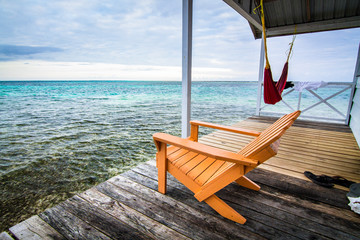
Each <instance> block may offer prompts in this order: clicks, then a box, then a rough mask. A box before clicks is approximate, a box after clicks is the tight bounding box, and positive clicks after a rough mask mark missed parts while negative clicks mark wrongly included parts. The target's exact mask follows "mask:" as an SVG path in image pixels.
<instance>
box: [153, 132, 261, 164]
mask: <svg viewBox="0 0 360 240" xmlns="http://www.w3.org/2000/svg"><path fill="white" fill-rule="evenodd" d="M153 138H154V141H155V144H156V145H157V146H158V145H159V142H162V143H166V144H170V145H174V146H177V147H181V148H184V149H187V150H190V151H193V152H197V153H200V154H203V155H205V156H208V157H211V158H215V159H217V160H223V161H228V162H233V163H238V164H242V165H246V166H254V167H255V166H257V165H258V161H255V160H253V159H249V158H245V157H244V156H242V155H240V154H236V153H233V152H229V151H225V150H222V149H218V148H214V147H210V146H207V145H204V144H201V143H198V142H193V141H191V140H189V139H184V138H179V137H176V136H172V135H169V134H166V133H155V134H154V135H153Z"/></svg>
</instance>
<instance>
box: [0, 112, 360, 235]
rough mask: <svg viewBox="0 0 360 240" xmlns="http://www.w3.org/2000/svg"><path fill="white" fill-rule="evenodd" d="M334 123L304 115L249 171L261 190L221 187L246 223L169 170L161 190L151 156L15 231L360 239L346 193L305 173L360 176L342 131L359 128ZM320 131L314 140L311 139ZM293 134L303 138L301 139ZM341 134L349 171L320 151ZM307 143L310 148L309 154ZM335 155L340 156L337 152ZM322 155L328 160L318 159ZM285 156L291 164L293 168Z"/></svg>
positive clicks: (359, 221)
mask: <svg viewBox="0 0 360 240" xmlns="http://www.w3.org/2000/svg"><path fill="white" fill-rule="evenodd" d="M270 122H271V119H265V118H261V119H259V118H250V119H248V120H246V121H244V122H241V123H239V124H237V126H242V127H247V128H249V129H254V130H261V129H263V128H265V127H266V126H267V125H268V124H269V123H270ZM331 126H332V125H328V127H325V125H322V126H321V127H316V126H314V127H312V126H311V125H309V124H305V123H304V122H301V121H297V122H296V123H295V125H294V126H293V127H292V128H290V129H289V131H288V132H287V133H286V134H285V135H284V137H283V142H282V147H281V148H280V150H279V154H278V156H277V159H275V161H273V162H270V163H268V165H267V166H265V167H264V168H257V169H254V170H253V171H251V172H250V173H248V174H247V176H248V177H249V178H250V179H252V180H254V181H255V182H257V183H258V184H259V185H260V186H261V190H260V191H259V192H256V191H252V190H249V189H245V188H243V187H241V186H239V185H237V184H230V185H228V186H227V187H226V188H224V189H223V190H221V191H219V192H218V193H217V195H218V196H219V197H220V198H221V199H223V200H224V201H225V202H227V203H228V204H229V205H231V206H232V207H233V208H234V209H235V210H236V211H238V212H239V213H240V214H242V215H243V216H244V217H245V218H246V219H247V222H246V223H245V225H240V224H237V223H234V222H232V221H230V220H227V219H225V218H223V217H221V216H220V215H219V214H217V213H216V212H215V211H214V210H212V209H211V208H210V207H208V206H207V205H206V204H204V203H201V202H198V201H197V200H196V199H195V198H194V197H193V194H192V192H190V191H189V190H188V189H187V188H185V187H184V186H183V185H182V184H180V183H179V182H178V181H177V180H176V179H174V178H173V177H172V176H170V175H168V190H167V194H166V195H162V194H160V193H158V192H157V169H156V167H155V162H153V161H151V162H148V163H144V164H141V165H139V166H138V167H136V168H134V169H132V170H130V171H128V172H125V173H123V174H121V175H119V176H116V177H114V178H112V179H109V180H108V181H106V182H104V183H101V184H99V185H98V186H96V187H93V188H92V189H89V190H88V191H85V192H83V193H81V194H78V195H76V196H74V197H72V198H70V199H68V200H67V201H65V202H63V203H61V204H59V205H57V206H55V207H53V208H51V209H48V210H46V211H45V212H43V213H41V214H39V215H38V216H33V217H32V218H30V219H28V220H26V221H24V222H21V223H19V224H17V225H15V226H14V227H12V228H10V232H11V233H12V234H13V235H14V236H15V237H17V238H19V239H31V237H33V239H151V238H153V239H187V238H190V239H360V216H359V215H357V214H356V213H354V212H352V211H351V210H349V207H348V206H347V203H348V200H347V198H346V193H347V192H346V191H345V190H344V189H336V188H332V189H327V188H323V187H320V186H317V185H315V184H313V183H312V182H309V181H306V180H304V179H302V178H303V176H302V172H303V170H304V169H305V168H306V170H310V171H313V172H314V173H326V174H332V175H339V174H343V175H344V174H347V173H348V171H350V172H349V175H344V177H348V178H350V179H351V180H354V181H355V180H356V181H357V182H359V179H358V178H357V177H359V159H360V157H359V154H360V151H359V149H358V147H357V145H356V147H357V150H356V147H354V146H353V145H349V142H348V140H344V139H343V137H341V136H342V135H341V134H340V133H344V134H345V135H349V136H350V135H352V134H351V133H350V134H349V130H348V129H347V128H346V127H335V126H334V128H332V127H331ZM311 130H313V131H315V133H311ZM324 131H325V132H324ZM330 133H331V134H332V135H331V134H330ZM314 134H315V135H316V136H315V137H314V138H310V137H309V136H313V135H314ZM329 134H330V135H329ZM294 135H296V136H303V135H304V136H303V137H301V138H300V139H294V137H293V136H294ZM321 136H324V137H321ZM327 136H331V141H329V140H328V139H327ZM335 139H341V141H342V142H344V146H345V147H346V149H347V148H351V149H354V151H351V152H352V153H351V154H348V155H349V156H348V155H346V157H347V158H346V162H348V163H349V164H350V165H349V166H350V167H349V169H350V170H347V169H343V168H340V171H339V172H337V171H336V168H337V165H339V166H342V165H344V164H343V163H340V164H335V163H336V160H333V158H331V157H326V158H325V157H321V156H323V154H321V153H320V152H321V151H323V152H327V151H330V150H331V151H335V150H334V149H344V147H339V148H337V147H331V146H332V145H329V146H330V147H328V148H324V147H323V145H328V144H329V143H328V142H331V143H333V142H334V141H335ZM245 140H246V139H242V138H239V137H237V136H233V135H232V134H228V135H227V134H225V133H224V132H222V131H218V132H216V133H213V134H210V135H207V136H204V137H203V138H202V140H201V141H203V142H204V143H207V144H211V145H217V146H219V145H221V146H222V148H225V149H228V150H233V151H236V149H237V148H239V146H240V145H241V144H242V142H246V141H245ZM315 140H316V141H315ZM319 141H320V142H319ZM299 143H301V144H299ZM244 144H245V143H244ZM293 145H294V146H293ZM292 146H293V147H292ZM240 148H241V146H240ZM297 148H300V149H299V150H297ZM304 148H305V149H308V150H309V149H310V150H309V153H305V157H304V159H305V160H302V159H303V158H301V159H300V156H301V155H303V154H304ZM318 151H320V152H319V153H318ZM336 151H337V150H336ZM346 151H347V150H346ZM346 151H345V150H344V153H346ZM307 154H312V155H307ZM328 155H329V156H334V155H335V156H337V155H336V154H335V153H334V152H330V154H328ZM326 156H327V155H326ZM310 157H312V158H310ZM293 158H294V159H295V158H296V159H295V160H293ZM317 158H319V159H318V160H319V161H321V163H316V162H315V163H312V162H313V161H315V160H316V159H317ZM353 158H354V159H355V160H354V161H353V160H351V159H353ZM299 159H300V160H299ZM340 160H341V159H340ZM340 160H339V161H340ZM356 160H357V161H356ZM269 161H271V160H269ZM284 161H285V162H286V161H287V162H290V164H289V167H287V165H286V164H284ZM294 161H296V162H295V164H292V163H293V162H294ZM279 162H280V164H279ZM334 164H335V165H334ZM319 166H322V168H319ZM324 166H328V167H324ZM354 166H355V168H354V169H353V168H352V167H354ZM276 169H283V170H281V171H277V170H276ZM317 169H318V170H319V169H325V170H324V171H323V172H316V171H317ZM329 169H330V170H329ZM272 170H274V171H272ZM315 170H316V171H315ZM335 173H336V174H335ZM351 174H353V175H351ZM352 176H354V177H352ZM1 236H4V239H6V238H5V235H0V239H1Z"/></svg>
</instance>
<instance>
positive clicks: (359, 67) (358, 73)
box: [345, 44, 360, 125]
mask: <svg viewBox="0 0 360 240" xmlns="http://www.w3.org/2000/svg"><path fill="white" fill-rule="evenodd" d="M359 77H360V44H359V48H358V54H357V59H356V64H355V71H354V77H353V86H352V88H351V94H350V99H349V104H348V111H347V114H346V120H345V124H346V125H349V123H350V113H351V107H352V105H353V99H354V94H355V89H356V84H357V81H358V78H359Z"/></svg>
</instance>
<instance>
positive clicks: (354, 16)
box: [224, 0, 360, 39]
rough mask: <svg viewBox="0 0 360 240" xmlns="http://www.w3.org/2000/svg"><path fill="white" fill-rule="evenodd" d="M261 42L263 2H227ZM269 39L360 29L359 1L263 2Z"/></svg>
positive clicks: (232, 0) (238, 0)
mask: <svg viewBox="0 0 360 240" xmlns="http://www.w3.org/2000/svg"><path fill="white" fill-rule="evenodd" d="M224 2H226V3H227V4H228V5H229V6H231V7H232V8H233V9H234V10H236V11H237V12H238V13H240V14H241V15H242V16H243V17H244V18H245V19H246V20H247V21H248V22H249V24H250V28H251V30H252V32H253V34H254V37H255V39H258V38H261V35H262V34H261V33H262V26H261V19H260V14H259V9H257V10H256V14H255V13H254V9H255V8H256V7H257V6H258V5H259V3H260V0H224ZM264 14H265V26H266V36H267V37H275V36H284V35H292V34H294V32H295V26H296V33H297V34H300V33H310V32H321V31H330V30H338V29H346V28H355V27H360V1H359V0H264Z"/></svg>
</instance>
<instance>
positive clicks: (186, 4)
mask: <svg viewBox="0 0 360 240" xmlns="http://www.w3.org/2000/svg"><path fill="white" fill-rule="evenodd" d="M182 4H183V10H182V112H181V137H182V138H186V137H188V136H189V135H190V117H191V58H192V15H193V0H183V3H182Z"/></svg>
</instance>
